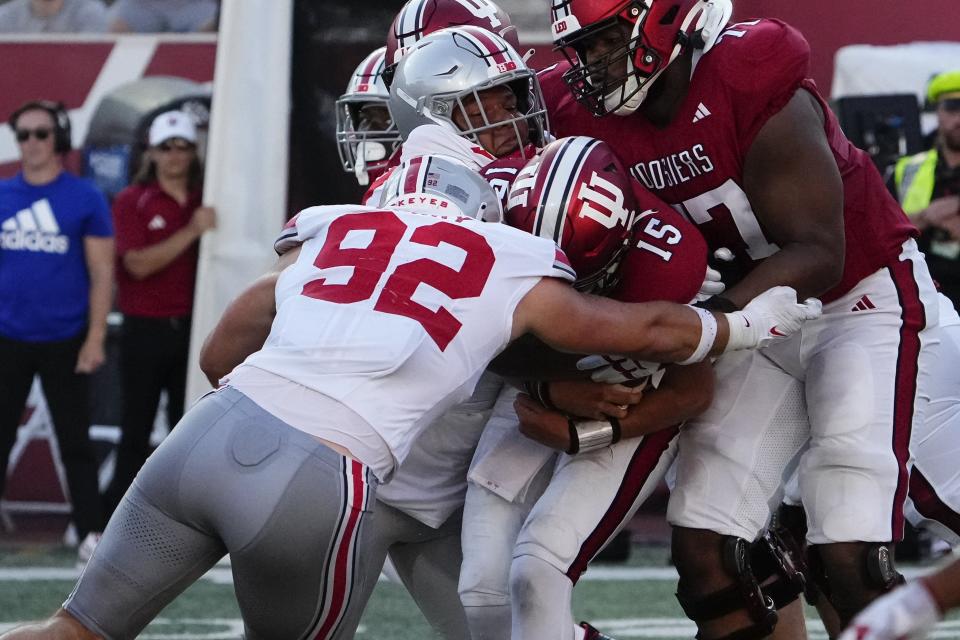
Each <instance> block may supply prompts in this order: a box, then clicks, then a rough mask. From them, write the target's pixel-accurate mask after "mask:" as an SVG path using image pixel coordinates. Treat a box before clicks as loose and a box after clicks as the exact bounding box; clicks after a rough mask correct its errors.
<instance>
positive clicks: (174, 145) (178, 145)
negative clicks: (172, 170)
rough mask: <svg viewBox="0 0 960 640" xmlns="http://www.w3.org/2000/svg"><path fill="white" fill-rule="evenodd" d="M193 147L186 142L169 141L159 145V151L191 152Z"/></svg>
mask: <svg viewBox="0 0 960 640" xmlns="http://www.w3.org/2000/svg"><path fill="white" fill-rule="evenodd" d="M193 147H194V145H193V144H191V143H190V142H187V141H186V140H167V141H165V142H161V143H160V144H158V145H157V149H159V150H160V151H170V150H172V149H176V150H177V151H190V150H191V149H193Z"/></svg>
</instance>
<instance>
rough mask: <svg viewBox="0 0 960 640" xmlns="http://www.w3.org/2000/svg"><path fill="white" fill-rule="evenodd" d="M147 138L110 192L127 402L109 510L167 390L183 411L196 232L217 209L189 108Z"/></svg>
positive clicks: (143, 453) (160, 120)
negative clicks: (135, 165) (126, 180)
mask: <svg viewBox="0 0 960 640" xmlns="http://www.w3.org/2000/svg"><path fill="white" fill-rule="evenodd" d="M148 143H149V148H148V149H147V151H146V154H145V156H144V162H143V164H142V165H141V167H140V170H139V172H138V173H137V175H136V176H135V177H134V180H133V184H132V185H131V186H129V187H127V188H126V189H124V190H123V191H121V192H120V193H119V194H118V195H117V197H116V199H115V200H114V202H113V222H114V227H115V229H116V252H117V263H116V280H117V308H118V309H119V310H120V312H121V313H123V327H122V332H121V339H120V373H121V379H122V385H123V394H122V396H121V397H122V401H121V402H122V407H123V410H122V414H121V425H120V428H121V436H120V442H119V444H118V446H117V458H116V465H115V467H114V473H113V479H112V481H111V483H110V486H109V488H108V489H107V491H106V494H105V496H104V502H105V507H106V511H107V514H108V515H109V514H111V513H113V510H114V509H115V508H116V506H117V504H118V503H119V502H120V499H121V498H122V497H123V494H124V493H125V492H126V490H127V487H128V486H130V483H131V482H132V481H133V478H134V476H135V475H136V474H137V471H139V470H140V467H141V466H142V465H143V462H144V461H145V460H146V459H147V457H148V456H149V455H150V452H151V446H150V434H151V432H152V430H153V424H154V421H155V419H156V415H157V408H158V405H159V403H160V395H161V393H162V392H164V391H165V392H166V394H167V404H166V417H167V424H168V425H170V426H171V427H172V426H173V425H175V424H177V422H179V420H180V417H181V416H182V415H183V407H184V393H185V390H186V377H187V353H188V351H189V347H190V312H191V310H192V308H193V290H194V281H195V278H196V270H197V256H198V240H199V239H200V236H202V235H203V233H204V232H205V231H207V230H209V229H212V228H213V227H214V225H215V224H216V214H215V212H214V210H213V209H212V208H210V207H204V206H201V197H202V194H201V187H202V186H203V172H202V168H201V166H200V159H199V157H198V156H197V130H196V126H195V125H194V122H193V120H192V118H191V116H190V115H189V114H187V113H184V112H182V111H168V112H166V113H161V114H160V115H158V116H156V117H155V118H154V120H153V122H152V124H151V126H150V131H149V134H148Z"/></svg>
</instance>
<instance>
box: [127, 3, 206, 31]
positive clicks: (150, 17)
mask: <svg viewBox="0 0 960 640" xmlns="http://www.w3.org/2000/svg"><path fill="white" fill-rule="evenodd" d="M218 11H219V2H218V1H217V0H116V2H114V3H113V6H111V7H110V31H112V32H113V33H128V32H132V33H160V32H175V33H189V32H193V31H216V30H217V13H218Z"/></svg>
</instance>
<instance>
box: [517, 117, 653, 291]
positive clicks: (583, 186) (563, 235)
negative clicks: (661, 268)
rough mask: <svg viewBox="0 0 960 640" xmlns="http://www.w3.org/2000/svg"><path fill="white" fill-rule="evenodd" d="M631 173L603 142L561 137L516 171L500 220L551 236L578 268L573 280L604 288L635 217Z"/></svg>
mask: <svg viewBox="0 0 960 640" xmlns="http://www.w3.org/2000/svg"><path fill="white" fill-rule="evenodd" d="M631 179H632V178H631V177H630V174H629V173H627V170H626V169H625V168H624V166H623V164H622V163H621V162H620V159H619V158H618V157H617V156H616V154H614V152H613V149H611V148H610V147H609V146H608V145H607V144H606V143H605V142H601V141H599V140H596V139H594V138H587V137H583V136H576V137H571V138H561V139H559V140H556V141H554V142H551V143H550V144H548V145H547V146H546V147H544V148H543V151H542V152H541V153H540V155H538V156H536V157H535V158H533V159H531V160H530V161H529V162H528V163H527V164H526V166H525V167H524V168H523V169H521V170H520V173H518V174H517V177H516V179H514V181H513V184H512V185H511V187H510V193H509V195H508V197H507V208H506V210H505V212H504V222H506V223H507V224H509V225H510V226H512V227H516V228H518V229H523V230H524V231H527V232H529V233H532V234H534V235H537V236H540V237H543V238H550V239H552V240H553V241H554V242H556V243H557V245H559V246H560V248H561V249H563V251H564V253H566V254H567V258H568V259H569V260H570V264H571V266H572V267H573V268H574V269H575V270H576V272H577V276H578V277H577V281H576V283H575V284H574V286H575V287H576V288H577V289H579V290H581V291H590V292H603V291H605V290H607V289H609V288H610V287H612V286H613V285H615V284H616V271H617V266H618V264H619V262H620V259H621V258H622V257H623V254H624V252H625V251H626V249H627V247H628V245H629V238H630V231H631V228H632V226H633V223H634V221H635V218H636V213H637V203H636V199H635V198H634V195H633V187H632V186H631V184H630V181H631Z"/></svg>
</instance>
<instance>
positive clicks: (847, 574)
mask: <svg viewBox="0 0 960 640" xmlns="http://www.w3.org/2000/svg"><path fill="white" fill-rule="evenodd" d="M821 546H822V545H814V546H812V547H810V549H809V551H808V557H809V563H810V567H811V575H812V577H813V578H814V579H815V580H816V581H817V583H818V586H819V587H820V589H821V590H822V591H823V593H824V595H825V596H826V598H827V599H828V600H829V601H830V604H831V605H833V608H834V609H836V610H837V614H838V615H839V616H840V619H841V621H842V622H843V623H844V624H847V623H848V622H849V621H850V620H851V619H853V616H854V615H855V614H857V613H858V612H859V611H860V610H861V609H862V608H863V607H864V606H866V605H867V604H868V603H869V602H870V601H871V600H873V599H874V598H875V597H876V596H877V595H878V594H882V593H886V592H888V591H890V590H892V589H893V588H895V587H897V586H899V585H901V584H903V582H904V578H903V575H902V574H900V573H899V572H898V571H897V570H896V567H895V566H894V556H893V551H892V544H890V543H876V542H861V543H857V545H856V549H855V550H854V551H853V555H854V557H852V558H849V561H848V562H844V563H834V564H835V565H836V566H830V563H829V561H827V560H826V559H825V558H824V553H823V550H822V549H821V548H820V547H821Z"/></svg>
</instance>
